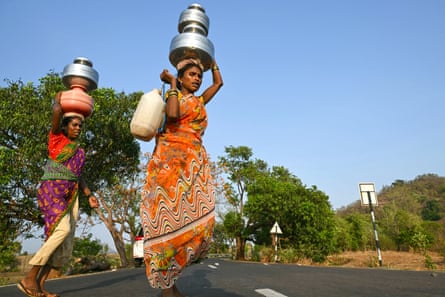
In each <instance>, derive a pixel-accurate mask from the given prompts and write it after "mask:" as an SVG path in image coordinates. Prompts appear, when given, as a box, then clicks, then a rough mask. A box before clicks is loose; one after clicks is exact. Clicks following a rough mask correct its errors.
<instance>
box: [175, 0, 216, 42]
mask: <svg viewBox="0 0 445 297" xmlns="http://www.w3.org/2000/svg"><path fill="white" fill-rule="evenodd" d="M190 24H196V25H198V26H200V27H201V28H202V31H203V35H204V36H207V34H208V33H209V25H210V21H209V17H208V16H207V15H206V13H205V10H204V8H203V7H202V6H201V5H199V4H192V5H190V6H189V7H188V9H186V10H184V11H183V12H182V13H181V15H180V16H179V22H178V32H179V33H182V32H184V27H185V26H187V25H190Z"/></svg>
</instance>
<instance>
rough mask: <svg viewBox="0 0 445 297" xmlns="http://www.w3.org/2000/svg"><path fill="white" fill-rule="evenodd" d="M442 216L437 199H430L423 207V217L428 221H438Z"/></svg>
mask: <svg viewBox="0 0 445 297" xmlns="http://www.w3.org/2000/svg"><path fill="white" fill-rule="evenodd" d="M441 218H442V215H441V211H440V204H439V202H438V201H437V200H428V201H427V202H426V203H425V206H424V207H423V208H422V219H424V220H426V221H438V220H440V219H441Z"/></svg>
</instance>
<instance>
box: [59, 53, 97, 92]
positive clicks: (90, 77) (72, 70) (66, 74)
mask: <svg viewBox="0 0 445 297" xmlns="http://www.w3.org/2000/svg"><path fill="white" fill-rule="evenodd" d="M76 76H77V77H83V78H85V79H86V80H87V81H88V84H87V86H86V89H87V91H92V90H95V89H97V83H98V81H99V73H98V72H97V71H96V70H94V68H93V63H92V62H91V61H90V60H88V59H87V58H84V57H78V58H76V59H74V62H73V64H69V65H66V66H65V68H64V69H63V76H62V82H63V84H64V85H65V87H67V88H71V80H72V77H76Z"/></svg>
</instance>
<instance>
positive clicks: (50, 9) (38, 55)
mask: <svg viewBox="0 0 445 297" xmlns="http://www.w3.org/2000/svg"><path fill="white" fill-rule="evenodd" d="M195 2H197V3H200V4H201V5H202V6H203V7H204V8H205V9H206V12H207V15H208V16H209V18H210V28H209V35H208V38H209V39H210V40H211V41H212V43H213V44H214V46H215V57H216V60H217V62H218V63H219V65H220V69H221V71H222V74H223V78H224V83H225V84H224V86H223V88H222V89H221V91H220V92H219V93H218V94H217V96H216V97H215V98H214V100H213V101H212V102H211V103H210V104H209V105H208V113H209V128H208V129H207V131H206V135H205V137H204V144H205V146H206V148H207V150H208V152H209V153H210V155H211V157H212V158H213V159H214V160H216V158H217V157H218V156H221V155H223V154H224V148H225V147H226V146H230V145H233V146H241V145H244V146H248V147H250V148H252V150H253V153H254V157H255V158H258V159H262V160H264V161H266V162H267V163H268V164H269V166H274V165H279V166H284V167H286V168H288V169H289V170H290V171H291V172H292V173H293V174H295V175H296V176H297V177H299V178H300V179H301V180H302V182H303V183H304V184H306V185H307V186H312V185H316V186H317V187H318V189H320V190H321V191H323V192H325V193H326V194H327V195H328V196H329V199H330V202H331V204H332V206H333V208H334V209H336V208H339V207H341V206H345V205H348V204H350V203H353V202H354V201H356V200H359V199H360V195H359V190H358V184H359V183H360V182H374V183H375V185H376V189H377V191H379V190H380V189H381V188H382V187H383V186H385V185H390V184H391V183H392V182H393V181H394V180H396V179H402V180H412V179H414V178H415V177H416V176H418V175H421V174H426V173H435V174H438V175H440V176H445V169H444V163H445V156H444V153H443V152H444V151H445V138H444V137H443V136H444V126H445V125H444V118H445V117H444V111H445V55H444V53H445V1H442V0H417V1H412V0H400V1H397V0H386V1H383V0H373V1H371V0H362V1H354V0H337V1H331V0H311V1H309V0H307V1H290V0H289V1H284V0H277V1H273V2H272V1H264V0H251V1H247V0H246V1H240V0H238V1H234V0H225V1H212V0H205V1H204V0H203V1H182V0H181V1H178V0H175V1H173V0H171V1H170V0H163V1H142V0H140V1H135V0H127V1H116V0H102V1H100V0H96V1H86V0H81V1H56V0H41V1H24V0H17V1H1V2H0V30H1V36H2V46H1V47H0V56H1V57H2V62H1V64H0V65H1V66H0V78H1V79H2V81H1V82H0V85H1V86H6V84H5V83H4V81H3V79H5V78H7V79H10V80H18V79H21V80H23V81H24V82H28V81H32V82H37V81H38V79H39V78H41V77H43V76H45V75H46V74H47V73H48V72H49V71H50V70H55V71H57V72H61V71H62V70H63V67H64V66H65V65H66V64H69V63H71V62H72V60H73V58H74V57H77V56H86V57H88V58H90V59H91V60H92V61H93V63H94V68H95V69H96V70H97V71H98V72H99V75H100V78H99V87H110V88H113V89H115V90H116V91H119V92H120V91H124V92H125V93H132V92H136V91H150V90H151V89H153V88H156V87H160V86H161V83H160V80H159V73H160V72H161V70H162V69H163V68H167V69H169V70H170V71H174V68H173V67H172V66H171V65H170V63H169V61H168V54H169V46H170V41H171V40H172V38H173V37H174V36H176V35H177V34H178V31H177V23H178V18H179V15H180V13H181V12H182V11H183V10H184V9H186V8H187V6H188V5H189V4H191V3H195ZM210 78H211V77H210V73H208V72H206V73H205V74H204V84H203V87H202V89H201V90H203V88H204V87H205V86H206V85H208V83H209V81H210ZM152 148H153V144H152V143H144V144H143V145H142V149H143V151H151V150H152Z"/></svg>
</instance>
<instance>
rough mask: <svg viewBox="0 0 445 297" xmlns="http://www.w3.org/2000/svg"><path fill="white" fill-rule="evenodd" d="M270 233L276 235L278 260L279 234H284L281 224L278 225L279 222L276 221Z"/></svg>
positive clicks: (276, 258) (276, 257)
mask: <svg viewBox="0 0 445 297" xmlns="http://www.w3.org/2000/svg"><path fill="white" fill-rule="evenodd" d="M270 234H272V235H273V236H274V241H275V262H278V234H283V232H282V231H281V228H280V226H279V225H278V222H275V224H274V225H273V227H272V229H270Z"/></svg>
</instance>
